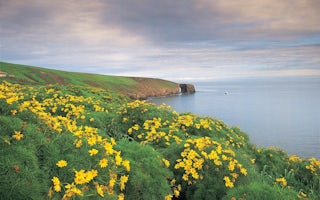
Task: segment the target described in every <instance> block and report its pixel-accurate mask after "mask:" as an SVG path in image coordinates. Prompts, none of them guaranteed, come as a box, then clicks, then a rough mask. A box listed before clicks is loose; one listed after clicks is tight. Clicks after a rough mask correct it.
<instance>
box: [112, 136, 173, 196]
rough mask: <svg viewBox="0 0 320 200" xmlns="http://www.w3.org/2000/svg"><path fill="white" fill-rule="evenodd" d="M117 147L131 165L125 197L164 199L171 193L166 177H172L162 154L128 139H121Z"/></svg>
mask: <svg viewBox="0 0 320 200" xmlns="http://www.w3.org/2000/svg"><path fill="white" fill-rule="evenodd" d="M117 148H119V149H121V152H122V153H123V157H124V158H126V159H128V160H129V161H130V165H131V170H130V174H129V182H128V184H127V186H126V199H129V200H130V199H132V200H137V199H141V200H142V199H145V200H149V199H150V200H151V199H164V198H165V196H167V195H168V194H170V193H171V188H170V186H169V184H168V179H167V178H169V177H172V172H171V171H170V170H169V169H167V168H165V167H164V164H163V163H162V162H161V158H162V155H161V154H159V153H158V152H157V151H156V150H155V149H154V148H152V147H151V146H141V145H140V144H139V143H137V142H129V141H128V140H121V141H120V142H119V143H118V146H117Z"/></svg>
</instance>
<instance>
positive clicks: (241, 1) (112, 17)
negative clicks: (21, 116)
mask: <svg viewBox="0 0 320 200" xmlns="http://www.w3.org/2000/svg"><path fill="white" fill-rule="evenodd" d="M0 39H1V40H0V48H1V52H0V53H1V54H0V60H1V61H5V62H12V63H20V64H27V65H35V66H41V67H47V68H54V69H60V70H67V71H78V72H89V73H99V74H110V75H122V76H144V77H157V78H164V79H169V80H174V81H181V80H185V81H195V80H209V79H224V78H245V77H262V76H268V77H269V76H310V75H317V76H320V0H237V1H233V0H230V1H229V0H47V1H45V0H0Z"/></svg>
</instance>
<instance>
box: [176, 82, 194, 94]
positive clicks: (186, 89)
mask: <svg viewBox="0 0 320 200" xmlns="http://www.w3.org/2000/svg"><path fill="white" fill-rule="evenodd" d="M179 86H180V91H181V93H183V94H185V93H187V94H191V93H195V92H196V89H195V87H194V85H192V84H179Z"/></svg>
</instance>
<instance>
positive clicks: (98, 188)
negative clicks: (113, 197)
mask: <svg viewBox="0 0 320 200" xmlns="http://www.w3.org/2000/svg"><path fill="white" fill-rule="evenodd" d="M96 189H97V193H98V194H99V195H100V196H101V197H104V194H103V190H102V189H103V186H102V185H99V184H96Z"/></svg>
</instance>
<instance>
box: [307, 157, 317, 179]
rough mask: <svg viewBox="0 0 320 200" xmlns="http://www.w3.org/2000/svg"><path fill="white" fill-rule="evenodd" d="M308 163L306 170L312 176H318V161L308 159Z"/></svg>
mask: <svg viewBox="0 0 320 200" xmlns="http://www.w3.org/2000/svg"><path fill="white" fill-rule="evenodd" d="M309 162H310V164H309V165H307V166H306V168H307V169H309V170H310V171H311V173H312V174H313V175H315V176H318V175H319V174H318V173H320V160H317V159H315V158H310V159H309Z"/></svg>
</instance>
